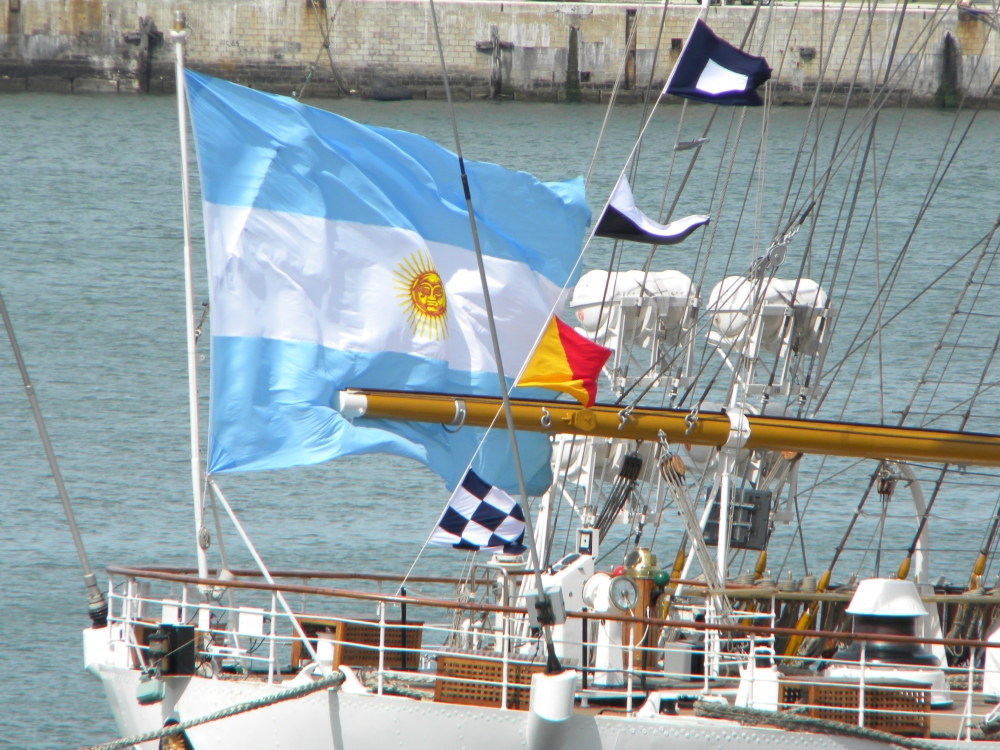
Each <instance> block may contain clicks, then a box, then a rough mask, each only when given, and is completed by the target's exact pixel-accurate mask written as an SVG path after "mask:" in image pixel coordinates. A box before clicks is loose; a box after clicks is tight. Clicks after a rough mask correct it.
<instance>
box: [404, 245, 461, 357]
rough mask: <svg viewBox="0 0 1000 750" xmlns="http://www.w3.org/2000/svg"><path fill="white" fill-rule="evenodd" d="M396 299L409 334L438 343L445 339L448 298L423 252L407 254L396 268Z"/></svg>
mask: <svg viewBox="0 0 1000 750" xmlns="http://www.w3.org/2000/svg"><path fill="white" fill-rule="evenodd" d="M392 275H393V278H394V279H395V286H396V297H397V298H398V299H399V304H400V306H401V307H402V308H403V312H404V313H405V314H406V321H407V322H408V323H409V324H410V330H411V331H413V335H414V336H417V337H419V338H423V339H431V340H434V341H440V340H441V339H443V338H446V337H447V336H448V298H447V296H446V295H445V291H444V283H443V282H442V281H441V276H440V275H439V274H438V272H437V269H435V268H434V262H433V261H432V260H431V259H430V257H428V256H427V255H426V254H425V253H424V252H423V251H421V250H417V251H416V252H414V253H411V254H410V255H408V256H407V257H406V258H404V259H403V261H402V262H401V263H400V264H399V265H398V266H396V270H395V271H393V273H392Z"/></svg>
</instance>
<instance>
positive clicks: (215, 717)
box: [81, 672, 345, 750]
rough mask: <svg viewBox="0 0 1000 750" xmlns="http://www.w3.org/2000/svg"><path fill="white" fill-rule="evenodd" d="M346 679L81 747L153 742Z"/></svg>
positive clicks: (101, 749) (114, 749)
mask: <svg viewBox="0 0 1000 750" xmlns="http://www.w3.org/2000/svg"><path fill="white" fill-rule="evenodd" d="M344 679H345V675H344V673H343V672H334V673H333V674H332V675H330V676H329V677H324V678H323V679H321V680H317V681H316V682H311V683H309V684H307V685H300V686H298V687H294V688H290V689H289V690H284V691H282V692H280V693H272V694H271V695H267V696H264V697H262V698H255V699H254V700H252V701H247V702H246V703H237V704H236V705H235V706H229V707H228V708H224V709H222V710H221V711H216V712H215V713H211V714H208V715H207V716H202V717H200V718H198V719H189V720H188V721H181V722H179V723H177V724H171V725H170V726H166V727H163V728H161V729H156V730H154V731H152V732H146V733H145V734H137V735H135V736H133V737H125V738H124V739H120V740H115V741H114V742H105V743H104V744H103V745H93V746H91V747H88V748H81V750H123V749H124V748H127V747H132V746H133V745H141V744H142V743H144V742H153V741H154V740H159V739H162V738H164V737H170V736H171V735H175V734H181V733H182V732H184V731H186V730H188V729H190V728H191V727H197V726H200V725H201V724H210V723H211V722H213V721H220V720H222V719H228V718H229V717H230V716H237V715H239V714H245V713H247V712H248V711H256V710H257V709H258V708H266V707H268V706H273V705H275V704H277V703H283V702H284V701H290V700H295V699H296V698H302V697H304V696H306V695H309V694H310V693H316V692H319V691H320V690H327V689H329V688H336V687H339V686H340V685H341V684H342V683H343V682H344Z"/></svg>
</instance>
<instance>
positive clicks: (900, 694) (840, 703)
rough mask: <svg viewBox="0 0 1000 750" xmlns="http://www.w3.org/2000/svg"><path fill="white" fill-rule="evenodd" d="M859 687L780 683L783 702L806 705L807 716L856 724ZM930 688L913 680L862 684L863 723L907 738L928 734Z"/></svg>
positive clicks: (929, 723) (927, 735) (832, 684)
mask: <svg viewBox="0 0 1000 750" xmlns="http://www.w3.org/2000/svg"><path fill="white" fill-rule="evenodd" d="M859 696H860V688H859V686H858V685H856V684H853V685H852V684H844V683H827V684H822V683H820V684H810V685H805V684H799V683H794V682H789V683H784V682H783V683H782V684H781V702H782V703H783V704H795V703H806V704H809V706H810V708H809V716H812V717H814V718H817V719H826V720H827V721H836V722H840V723H841V724H852V725H857V723H858V699H859ZM930 708H931V693H930V688H928V687H924V686H922V685H914V684H913V683H904V682H900V683H893V684H891V685H887V684H884V683H880V684H878V685H866V686H865V726H866V727H868V728H870V729H877V730H879V731H882V732H889V733H890V734H898V735H902V736H906V737H930V734H931V713H930Z"/></svg>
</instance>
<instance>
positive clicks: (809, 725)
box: [694, 700, 946, 750]
mask: <svg viewBox="0 0 1000 750" xmlns="http://www.w3.org/2000/svg"><path fill="white" fill-rule="evenodd" d="M694 713H695V716H702V717H705V718H709V719H728V720H730V721H739V722H742V723H744V724H754V725H764V726H772V727H777V728H779V729H786V730H788V731H791V732H814V733H817V734H839V735H843V736H846V737H857V738H858V739H862V740H872V741H874V742H883V743H886V744H889V745H895V746H896V747H903V748H909V749H911V750H946V749H945V746H944V745H939V744H937V743H934V742H927V741H925V740H918V739H913V738H912V737H901V736H900V735H897V734H889V733H888V732H880V731H878V730H877V729H869V728H867V727H858V726H854V725H852V724H841V723H840V722H839V721H829V720H827V719H817V718H814V717H811V716H799V715H796V714H791V713H785V712H773V711H761V710H760V709H756V708H739V707H737V706H726V705H723V704H721V703H713V702H709V701H702V700H700V701H698V702H697V703H695V704H694Z"/></svg>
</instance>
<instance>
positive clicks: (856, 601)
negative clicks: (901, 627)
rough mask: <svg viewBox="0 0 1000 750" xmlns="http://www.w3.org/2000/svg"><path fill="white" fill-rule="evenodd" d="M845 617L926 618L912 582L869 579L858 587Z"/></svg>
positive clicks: (922, 604) (925, 612)
mask: <svg viewBox="0 0 1000 750" xmlns="http://www.w3.org/2000/svg"><path fill="white" fill-rule="evenodd" d="M847 614H849V615H860V616H862V617H926V616H927V610H926V609H925V608H924V603H923V602H922V601H920V594H919V593H917V587H916V586H914V585H913V582H912V581H900V580H897V579H895V578H869V579H867V580H865V581H862V582H861V583H859V584H858V590H857V591H855V592H854V598H853V599H851V603H850V605H849V606H848V607H847Z"/></svg>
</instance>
